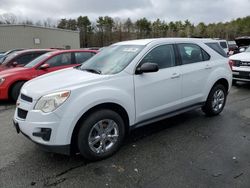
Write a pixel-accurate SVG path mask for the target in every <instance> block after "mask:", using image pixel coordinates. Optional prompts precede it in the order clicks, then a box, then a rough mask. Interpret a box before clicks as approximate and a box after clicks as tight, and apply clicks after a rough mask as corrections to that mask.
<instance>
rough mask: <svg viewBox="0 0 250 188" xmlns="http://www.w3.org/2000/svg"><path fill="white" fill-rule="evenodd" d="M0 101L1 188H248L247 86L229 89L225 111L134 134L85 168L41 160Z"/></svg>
mask: <svg viewBox="0 0 250 188" xmlns="http://www.w3.org/2000/svg"><path fill="white" fill-rule="evenodd" d="M13 113H14V105H13V104H11V103H8V102H2V101H0V187H56V186H57V187H88V188H90V187H192V188H193V187H213V188H214V187H219V188H221V187H227V188H228V187H246V188H247V187H250V179H249V177H250V85H249V84H241V85H239V86H238V87H233V88H232V90H231V93H230V95H229V97H228V101H227V105H226V107H225V110H224V111H223V113H222V114H221V115H220V116H217V117H214V118H209V117H206V116H204V114H203V113H202V112H201V111H200V110H197V111H192V112H188V113H185V114H182V115H179V116H176V117H174V118H170V119H166V120H164V121H161V122H158V123H154V124H151V125H149V126H146V127H142V128H140V129H137V130H135V131H133V132H132V134H131V135H130V136H129V137H128V138H127V139H126V141H125V143H124V146H123V147H122V148H121V150H120V151H119V152H118V153H117V154H116V155H114V156H113V157H111V158H109V159H106V160H103V161H99V162H95V163H89V162H87V161H85V160H84V159H82V158H81V157H80V156H73V157H67V156H62V155H56V154H50V153H45V152H43V151H42V150H40V148H39V147H38V146H36V145H35V144H34V143H32V142H31V141H29V140H27V139H26V138H25V137H24V136H22V135H17V134H16V132H15V130H14V128H13V126H12V121H11V119H12V117H13Z"/></svg>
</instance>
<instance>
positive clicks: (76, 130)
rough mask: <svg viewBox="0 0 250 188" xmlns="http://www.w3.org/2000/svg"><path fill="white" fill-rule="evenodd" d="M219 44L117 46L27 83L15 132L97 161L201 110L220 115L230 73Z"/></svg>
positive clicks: (155, 42)
mask: <svg viewBox="0 0 250 188" xmlns="http://www.w3.org/2000/svg"><path fill="white" fill-rule="evenodd" d="M216 45H218V43H217V42H216V41H214V40H211V39H187V38H180V39H178V38H162V39H144V40H133V41H126V42H120V43H116V44H113V45H111V46H109V47H107V48H105V49H104V50H103V51H101V52H100V53H99V54H97V55H96V56H94V57H93V58H91V59H90V60H88V61H87V62H86V63H84V64H83V65H82V66H80V67H75V68H69V69H65V70H61V71H57V72H55V73H51V74H47V75H45V76H41V77H38V78H35V79H34V80H31V81H29V82H27V83H25V85H24V86H23V88H22V90H21V94H20V96H19V99H18V101H17V108H16V112H15V116H14V125H15V127H16V129H17V131H18V132H21V133H23V134H24V135H26V136H27V137H28V138H29V139H31V140H32V141H34V142H35V143H37V144H39V145H40V146H42V147H44V148H45V149H47V150H48V151H53V152H57V153H63V154H70V152H77V151H79V152H80V154H81V155H82V156H84V157H85V158H87V159H90V160H99V159H103V158H105V157H108V156H110V155H112V154H113V153H114V152H116V151H117V150H118V149H119V147H120V146H121V143H122V141H123V139H124V136H125V134H126V133H127V132H128V131H129V130H130V129H132V128H136V127H139V126H143V125H146V124H149V123H152V122H156V121H159V120H162V119H164V118H167V117H170V116H174V115H176V114H179V113H183V112H186V111H188V110H192V109H195V108H199V107H202V110H203V111H204V112H205V113H206V114H207V115H209V116H214V115H218V114H219V113H220V112H221V111H222V110H223V108H224V105H225V103H226V98H227V94H228V92H229V89H230V87H231V82H232V72H231V69H230V66H229V62H228V59H227V58H225V57H223V56H222V55H221V54H220V53H218V52H217V51H216V49H221V48H220V47H219V48H215V46H216Z"/></svg>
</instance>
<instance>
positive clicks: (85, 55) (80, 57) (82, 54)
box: [75, 52, 94, 64]
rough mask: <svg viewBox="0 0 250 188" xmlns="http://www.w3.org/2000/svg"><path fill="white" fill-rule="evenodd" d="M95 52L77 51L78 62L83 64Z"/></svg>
mask: <svg viewBox="0 0 250 188" xmlns="http://www.w3.org/2000/svg"><path fill="white" fill-rule="evenodd" d="M93 55H94V54H93V53H92V52H75V58H76V63H77V64H81V63H83V62H84V61H87V60H88V59H89V58H91V57H92V56H93Z"/></svg>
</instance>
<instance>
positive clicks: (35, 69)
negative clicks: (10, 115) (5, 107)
mask: <svg viewBox="0 0 250 188" xmlns="http://www.w3.org/2000/svg"><path fill="white" fill-rule="evenodd" d="M96 53H97V51H96V50H57V51H53V52H48V53H46V54H43V55H41V56H40V57H38V58H36V59H34V60H33V61H31V62H30V63H29V64H27V65H25V66H24V67H16V68H12V69H7V70H4V71H2V72H0V100H6V99H12V100H17V98H18V95H19V92H20V89H21V87H22V86H23V84H24V83H25V82H26V81H28V80H31V79H32V78H35V77H38V76H41V75H43V74H46V73H50V72H53V71H56V70H60V69H64V68H68V67H74V66H77V65H81V64H82V63H83V62H84V61H86V60H88V59H89V58H91V57H92V56H94V55H95V54H96Z"/></svg>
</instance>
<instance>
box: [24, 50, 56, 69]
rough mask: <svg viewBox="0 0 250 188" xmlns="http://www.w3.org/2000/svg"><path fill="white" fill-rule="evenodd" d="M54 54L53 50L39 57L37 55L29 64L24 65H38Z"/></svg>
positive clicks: (30, 66) (29, 66)
mask: <svg viewBox="0 0 250 188" xmlns="http://www.w3.org/2000/svg"><path fill="white" fill-rule="evenodd" d="M51 54H52V52H49V53H45V54H43V55H41V56H39V57H37V58H36V59H34V60H33V61H31V62H29V63H28V64H27V65H25V66H24V67H27V68H32V67H34V66H36V65H38V64H39V63H41V62H42V61H44V60H45V59H47V58H48V57H49V56H50V55H51Z"/></svg>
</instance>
